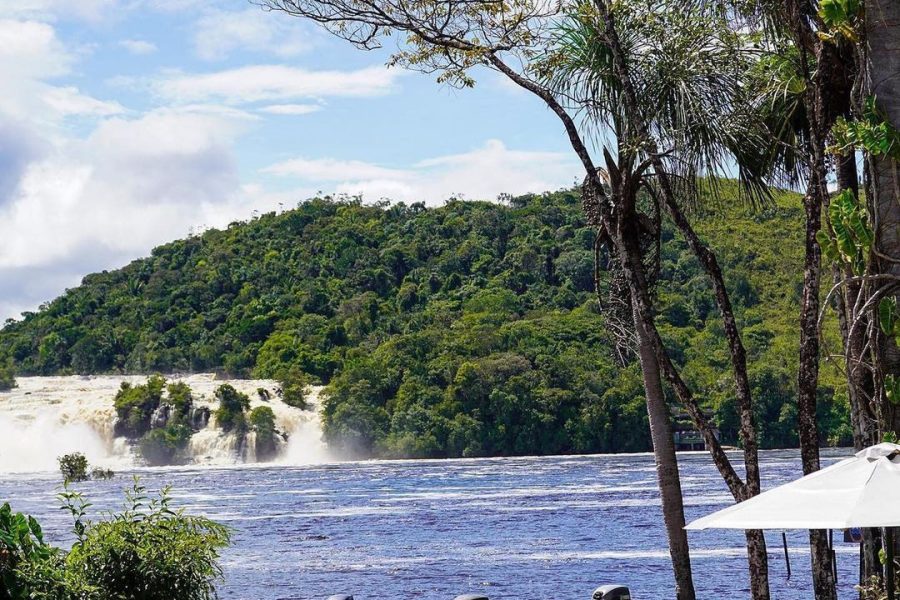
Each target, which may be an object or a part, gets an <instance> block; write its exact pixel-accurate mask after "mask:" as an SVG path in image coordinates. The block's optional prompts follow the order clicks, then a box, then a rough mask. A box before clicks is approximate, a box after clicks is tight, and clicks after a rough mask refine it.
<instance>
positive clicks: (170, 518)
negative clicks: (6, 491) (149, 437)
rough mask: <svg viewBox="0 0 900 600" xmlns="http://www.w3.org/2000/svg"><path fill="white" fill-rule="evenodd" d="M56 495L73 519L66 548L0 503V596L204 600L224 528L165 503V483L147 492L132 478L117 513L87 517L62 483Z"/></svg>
mask: <svg viewBox="0 0 900 600" xmlns="http://www.w3.org/2000/svg"><path fill="white" fill-rule="evenodd" d="M60 498H61V499H62V500H63V502H64V505H63V508H64V509H66V510H68V511H69V512H70V513H71V514H72V516H73V519H74V526H73V530H74V533H75V537H76V542H75V544H74V545H73V546H72V549H71V550H70V551H69V552H68V553H66V552H65V551H64V550H62V549H59V548H54V547H52V546H50V545H48V544H46V543H45V542H44V540H43V535H42V532H41V529H40V525H39V524H38V523H37V521H35V520H34V519H33V518H31V517H26V516H24V515H20V514H13V513H12V510H11V509H10V507H9V505H8V504H6V505H3V506H2V507H0V577H2V583H3V585H2V586H0V600H24V599H25V598H41V599H45V600H173V599H176V598H177V599H178V600H212V599H214V598H216V590H215V583H216V581H217V580H218V579H219V578H220V577H221V575H222V571H221V568H220V566H219V557H220V551H221V550H222V549H223V548H224V547H226V546H227V545H228V544H229V542H230V534H229V531H228V529H227V528H226V527H223V526H222V525H219V524H217V523H215V522H213V521H211V520H209V519H206V518H202V517H192V516H187V515H185V514H184V513H183V512H181V511H176V510H173V509H172V508H171V506H170V497H169V491H168V488H166V489H164V490H162V492H160V494H159V495H158V497H156V498H151V497H149V496H148V495H147V493H146V490H145V488H143V487H142V486H141V485H140V484H139V483H138V481H137V480H135V484H134V486H133V488H132V489H131V490H130V492H129V493H128V494H127V503H126V507H125V509H124V511H123V512H122V513H120V514H115V515H112V516H110V517H109V518H108V519H107V520H103V521H98V522H89V521H88V520H87V518H86V509H87V508H88V507H89V506H90V505H89V504H88V503H87V502H86V501H85V499H84V498H83V497H82V496H81V495H80V494H78V493H76V492H72V491H70V490H68V489H66V491H65V492H64V493H62V494H60Z"/></svg>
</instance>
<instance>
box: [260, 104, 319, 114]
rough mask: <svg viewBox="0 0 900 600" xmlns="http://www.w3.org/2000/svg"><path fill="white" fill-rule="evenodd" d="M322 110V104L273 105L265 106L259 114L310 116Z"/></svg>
mask: <svg viewBox="0 0 900 600" xmlns="http://www.w3.org/2000/svg"><path fill="white" fill-rule="evenodd" d="M320 110H322V105H321V104H271V105H269V106H263V107H262V108H260V109H259V112H264V113H268V114H270V115H308V114H310V113H314V112H318V111H320Z"/></svg>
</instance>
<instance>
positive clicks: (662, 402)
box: [617, 211, 696, 600]
mask: <svg viewBox="0 0 900 600" xmlns="http://www.w3.org/2000/svg"><path fill="white" fill-rule="evenodd" d="M629 212H630V211H629ZM623 220H624V221H625V223H624V228H620V229H619V232H618V235H617V237H618V238H619V239H618V240H617V241H618V242H619V248H620V251H619V253H618V254H619V256H620V262H621V265H622V269H623V271H624V273H625V278H626V280H627V282H628V287H629V290H630V293H631V296H632V298H638V297H641V296H644V295H646V294H647V292H648V290H647V282H646V279H645V277H644V274H643V265H642V260H641V248H640V241H639V239H640V238H639V235H638V232H637V231H635V230H634V228H633V224H634V223H636V222H637V219H636V218H634V219H631V218H630V217H625V218H624V219H623ZM642 310H643V307H642V303H640V302H632V312H633V317H634V329H635V333H636V334H637V345H638V356H639V358H640V363H641V373H642V375H643V378H644V390H645V393H646V395H647V397H646V401H647V415H648V417H649V419H650V438H651V440H652V441H653V453H654V456H655V457H656V475H657V479H658V481H659V494H660V498H661V500H662V507H663V520H664V521H665V526H666V534H667V536H668V538H669V552H670V553H671V556H672V566H673V569H674V572H675V597H676V599H677V600H694V599H695V598H696V594H695V592H694V581H693V576H692V574H691V558H690V548H689V547H688V540H687V532H686V531H685V529H684V525H685V521H684V501H683V498H682V494H681V479H680V477H679V474H678V460H677V458H676V454H675V438H674V436H673V433H672V420H671V415H670V414H669V407H668V404H667V403H666V398H665V393H664V391H663V386H662V378H661V375H660V366H659V359H658V356H657V348H656V343H655V340H654V337H653V335H652V333H651V332H650V331H648V329H647V326H646V323H645V320H646V319H645V317H646V315H644V314H643V313H642Z"/></svg>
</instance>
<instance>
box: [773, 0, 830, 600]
mask: <svg viewBox="0 0 900 600" xmlns="http://www.w3.org/2000/svg"><path fill="white" fill-rule="evenodd" d="M784 8H785V10H786V12H787V22H788V24H789V26H790V27H791V29H792V32H793V35H794V43H795V44H796V47H797V49H798V50H799V51H800V68H801V73H802V76H803V79H804V81H805V82H806V91H805V93H804V97H803V102H804V105H805V108H806V113H807V115H808V120H809V126H808V146H807V147H806V148H805V150H806V158H807V161H808V166H809V183H808V186H807V191H806V195H805V196H804V198H803V207H804V212H805V213H806V223H805V235H804V250H805V258H804V265H803V293H802V300H801V307H800V367H799V369H798V373H797V430H798V434H799V438H800V459H801V462H802V464H803V473H804V474H809V473H812V472H814V471H817V470H818V469H819V431H818V425H817V421H816V402H817V398H816V394H817V391H818V386H819V354H820V349H819V330H818V329H819V328H818V315H819V286H820V284H821V270H822V256H821V254H822V253H821V248H820V247H819V243H818V241H816V234H817V233H818V232H819V230H820V229H821V226H822V207H823V206H825V205H826V203H827V201H828V186H827V183H826V179H825V174H826V168H825V136H826V134H827V131H828V129H829V128H830V123H829V122H827V119H828V117H827V115H826V110H825V105H824V102H823V94H824V90H823V88H824V87H825V82H824V80H823V77H824V76H825V74H826V73H827V72H830V68H829V67H830V65H829V64H824V62H823V59H825V60H826V61H827V60H829V59H830V57H831V56H830V54H826V53H823V47H824V46H823V44H824V42H823V40H822V39H821V38H819V36H818V35H817V33H816V31H815V30H814V29H813V26H812V23H811V19H812V18H813V17H814V12H815V9H814V7H812V5H811V4H810V3H808V2H805V1H803V0H786V1H785V3H784ZM810 58H812V59H813V61H814V66H813V67H811V66H810ZM809 543H810V558H811V563H812V577H813V591H814V594H815V597H816V600H836V599H837V589H836V587H835V580H834V571H833V570H832V561H831V551H830V550H829V548H828V540H827V535H826V532H825V531H822V530H817V531H810V532H809Z"/></svg>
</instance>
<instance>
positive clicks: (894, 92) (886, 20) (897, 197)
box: [865, 0, 900, 433]
mask: <svg viewBox="0 0 900 600" xmlns="http://www.w3.org/2000/svg"><path fill="white" fill-rule="evenodd" d="M865 6H866V40H867V43H868V48H867V59H868V64H867V70H868V78H869V89H868V91H869V94H871V95H873V96H875V98H876V102H877V105H878V108H880V109H881V110H882V112H883V114H884V116H885V117H886V118H887V120H888V121H889V122H890V123H891V124H892V125H893V126H894V127H895V128H897V129H900V2H897V1H896V0H866V3H865ZM872 165H873V169H872V172H871V177H872V182H871V184H872V185H871V186H870V189H871V190H872V192H873V198H872V199H871V203H872V210H873V213H874V217H875V247H876V249H877V251H878V254H877V255H876V260H875V262H876V271H877V272H878V273H889V274H893V275H900V173H898V164H897V161H895V160H894V159H893V158H890V157H885V156H876V157H872ZM895 295H896V294H895ZM878 346H879V347H878V354H879V357H880V359H881V363H882V364H881V367H882V369H883V371H884V374H885V375H894V376H900V349H898V347H897V340H896V339H894V338H892V337H890V336H885V335H882V336H879V344H878ZM882 400H884V398H882ZM886 408H893V407H887V406H886ZM882 412H883V413H884V414H886V415H892V413H900V411H895V410H884V411H882ZM882 427H883V429H884V430H885V431H893V432H895V433H896V432H898V431H900V422H898V417H897V416H894V418H892V419H891V422H888V423H883V424H882Z"/></svg>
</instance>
